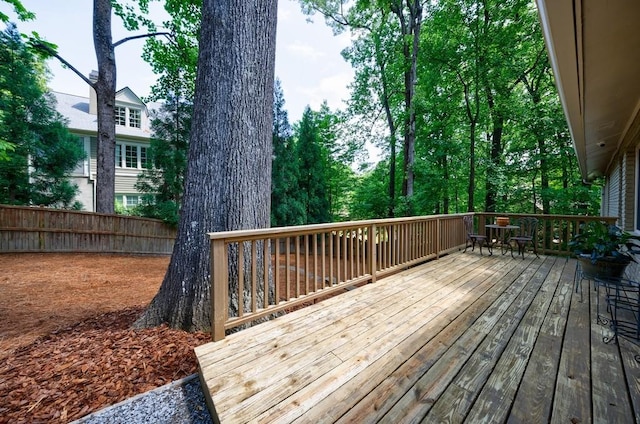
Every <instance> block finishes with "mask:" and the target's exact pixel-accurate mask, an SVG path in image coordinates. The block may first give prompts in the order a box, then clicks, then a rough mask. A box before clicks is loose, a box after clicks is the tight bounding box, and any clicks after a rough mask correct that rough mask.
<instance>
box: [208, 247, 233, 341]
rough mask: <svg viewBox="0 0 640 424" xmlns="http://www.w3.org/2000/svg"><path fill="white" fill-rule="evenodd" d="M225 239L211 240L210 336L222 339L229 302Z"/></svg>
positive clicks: (214, 338)
mask: <svg viewBox="0 0 640 424" xmlns="http://www.w3.org/2000/svg"><path fill="white" fill-rule="evenodd" d="M226 253H227V249H226V248H225V241H224V240H221V239H215V240H211V337H212V338H213V341H214V342H217V341H219V340H222V339H224V336H225V330H224V325H225V323H226V322H227V313H228V304H229V293H228V291H229V281H228V279H229V272H228V260H229V259H228V258H227V254H226Z"/></svg>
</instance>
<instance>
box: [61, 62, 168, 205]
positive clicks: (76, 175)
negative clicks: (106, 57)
mask: <svg viewBox="0 0 640 424" xmlns="http://www.w3.org/2000/svg"><path fill="white" fill-rule="evenodd" d="M94 72H95V71H94ZM94 76H95V74H93V75H92V76H91V77H94ZM91 77H90V78H91ZM89 92H90V93H89V97H81V96H75V95H71V94H64V93H58V92H53V94H54V96H55V98H56V100H57V110H58V112H60V113H61V114H62V115H63V116H64V117H65V118H67V120H68V128H69V130H70V131H71V133H72V134H74V135H76V136H78V137H80V140H81V143H82V144H83V146H84V150H85V152H86V159H85V160H84V161H83V162H82V163H81V164H79V166H78V167H77V168H76V170H75V171H74V172H73V174H72V180H73V182H75V183H76V184H77V185H78V187H79V189H80V193H79V194H78V196H77V197H76V199H77V200H78V201H80V202H82V204H83V205H84V209H85V210H87V211H92V212H93V211H95V182H96V157H97V138H96V136H97V129H98V121H97V111H96V109H97V108H96V95H95V91H94V90H93V89H92V88H90V89H89ZM153 106H154V107H157V106H159V105H157V104H154V105H153ZM115 115H116V152H115V154H116V163H115V167H116V175H115V193H116V201H117V202H120V203H122V205H123V206H124V207H132V206H135V205H136V204H138V202H139V201H140V196H141V194H140V193H139V192H138V191H137V190H136V189H135V187H134V185H135V183H136V181H137V176H138V174H140V173H141V172H142V170H143V169H144V167H145V162H146V159H147V149H148V147H149V140H150V136H151V130H150V119H149V109H148V107H147V105H146V104H145V103H144V102H143V101H142V100H140V98H139V97H138V96H137V95H136V94H135V93H134V92H133V91H131V90H130V89H129V88H128V87H125V88H123V89H121V90H119V91H118V92H117V93H116V110H115Z"/></svg>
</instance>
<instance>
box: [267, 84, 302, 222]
mask: <svg viewBox="0 0 640 424" xmlns="http://www.w3.org/2000/svg"><path fill="white" fill-rule="evenodd" d="M298 181H299V169H298V161H297V158H296V151H295V149H294V144H293V136H292V132H291V126H290V125H289V120H288V118H287V111H286V110H285V109H284V94H283V92H282V87H281V85H280V80H278V79H276V81H275V86H274V93H273V160H272V171H271V226H272V227H284V226H288V225H300V224H303V223H304V209H303V205H302V203H301V201H300V192H299V190H298Z"/></svg>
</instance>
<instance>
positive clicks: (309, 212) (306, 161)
mask: <svg viewBox="0 0 640 424" xmlns="http://www.w3.org/2000/svg"><path fill="white" fill-rule="evenodd" d="M296 154H297V158H298V163H299V179H298V189H299V191H300V199H301V202H302V204H303V208H304V223H305V224H319V223H322V222H329V221H330V220H331V213H330V210H329V207H330V205H329V190H328V185H327V171H328V168H327V155H326V153H325V152H323V146H322V144H321V141H320V134H319V130H318V127H317V124H316V122H315V120H314V114H313V112H312V111H311V109H310V108H309V107H308V106H307V108H306V109H305V111H304V113H303V114H302V119H301V121H300V127H299V129H298V133H297V142H296Z"/></svg>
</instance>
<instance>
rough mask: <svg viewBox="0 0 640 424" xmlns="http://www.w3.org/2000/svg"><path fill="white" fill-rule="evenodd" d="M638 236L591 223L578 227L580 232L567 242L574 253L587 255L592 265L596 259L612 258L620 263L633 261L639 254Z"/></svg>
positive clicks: (604, 223) (603, 223)
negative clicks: (634, 255) (635, 255)
mask: <svg viewBox="0 0 640 424" xmlns="http://www.w3.org/2000/svg"><path fill="white" fill-rule="evenodd" d="M638 240H640V237H639V236H636V235H633V234H631V233H628V232H626V231H622V230H621V229H620V228H619V227H617V226H615V225H611V224H607V223H606V222H605V221H591V222H588V223H586V224H582V225H581V226H580V232H579V233H578V234H576V235H575V236H573V238H572V239H571V241H570V242H569V247H571V248H572V249H573V250H574V252H575V253H576V254H577V255H579V254H586V255H589V257H590V258H591V262H592V263H594V264H595V263H596V262H597V260H598V259H602V258H613V260H617V261H621V262H629V261H632V260H634V258H633V254H636V253H639V252H640V243H639V242H638Z"/></svg>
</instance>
